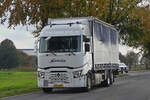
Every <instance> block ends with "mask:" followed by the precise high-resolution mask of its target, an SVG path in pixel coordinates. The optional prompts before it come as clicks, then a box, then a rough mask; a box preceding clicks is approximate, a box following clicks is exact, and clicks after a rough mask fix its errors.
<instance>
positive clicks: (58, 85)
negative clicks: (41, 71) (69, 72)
mask: <svg viewBox="0 0 150 100" xmlns="http://www.w3.org/2000/svg"><path fill="white" fill-rule="evenodd" d="M54 87H56V88H59V87H64V85H63V84H56V85H54Z"/></svg>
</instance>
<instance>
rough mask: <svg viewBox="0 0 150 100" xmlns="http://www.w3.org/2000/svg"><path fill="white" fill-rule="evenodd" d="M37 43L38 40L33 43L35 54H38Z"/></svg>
mask: <svg viewBox="0 0 150 100" xmlns="http://www.w3.org/2000/svg"><path fill="white" fill-rule="evenodd" d="M38 43H39V40H35V42H34V52H35V53H37V52H38Z"/></svg>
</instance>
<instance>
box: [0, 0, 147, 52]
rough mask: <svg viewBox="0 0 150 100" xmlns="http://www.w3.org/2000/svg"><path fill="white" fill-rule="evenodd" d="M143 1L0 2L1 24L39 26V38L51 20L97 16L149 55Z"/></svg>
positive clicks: (127, 42) (131, 44)
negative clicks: (141, 5)
mask: <svg viewBox="0 0 150 100" xmlns="http://www.w3.org/2000/svg"><path fill="white" fill-rule="evenodd" d="M142 1H143V0H0V18H1V19H0V22H1V23H4V22H5V21H7V20H8V22H9V26H10V27H11V26H17V25H20V24H22V25H31V24H32V25H36V26H37V30H36V31H34V32H33V33H34V34H33V35H34V36H38V35H39V32H40V31H41V29H42V28H43V27H44V26H45V25H47V20H48V18H62V17H82V16H94V17H97V18H99V19H101V20H103V21H105V22H108V23H110V24H112V25H114V26H115V27H116V28H117V29H118V31H119V32H120V40H121V43H123V44H126V45H129V46H133V47H141V48H142V49H141V50H142V51H144V52H150V45H149V44H150V40H149V38H150V10H149V6H147V7H139V6H138V4H139V3H140V2H142Z"/></svg>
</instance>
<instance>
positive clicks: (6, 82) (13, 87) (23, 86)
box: [0, 71, 39, 98]
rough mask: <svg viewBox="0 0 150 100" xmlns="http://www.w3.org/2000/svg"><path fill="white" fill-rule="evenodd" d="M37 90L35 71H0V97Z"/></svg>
mask: <svg viewBox="0 0 150 100" xmlns="http://www.w3.org/2000/svg"><path fill="white" fill-rule="evenodd" d="M33 91H39V89H38V88H37V73H36V72H18V71H0V98H2V97H6V96H13V95H19V94H23V93H29V92H33Z"/></svg>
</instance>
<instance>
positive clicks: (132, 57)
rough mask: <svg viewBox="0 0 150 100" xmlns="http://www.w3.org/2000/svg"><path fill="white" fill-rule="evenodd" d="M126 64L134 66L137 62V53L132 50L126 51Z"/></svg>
mask: <svg viewBox="0 0 150 100" xmlns="http://www.w3.org/2000/svg"><path fill="white" fill-rule="evenodd" d="M126 64H127V65H128V66H129V68H131V67H132V66H136V65H137V64H138V55H137V54H136V53H134V52H133V51H131V52H128V53H127V55H126Z"/></svg>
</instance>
